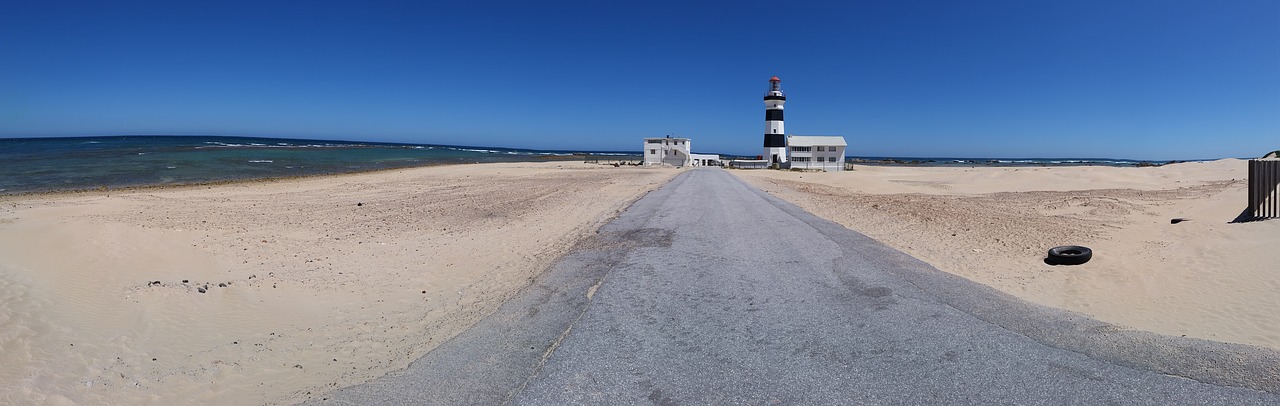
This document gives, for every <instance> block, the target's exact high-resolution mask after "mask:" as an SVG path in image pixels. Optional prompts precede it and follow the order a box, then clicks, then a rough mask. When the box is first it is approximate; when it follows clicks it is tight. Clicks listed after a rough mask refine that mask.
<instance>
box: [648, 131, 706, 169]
mask: <svg viewBox="0 0 1280 406" xmlns="http://www.w3.org/2000/svg"><path fill="white" fill-rule="evenodd" d="M690 144H691V140H690V139H688V138H673V137H664V138H645V139H644V165H645V166H658V165H668V166H674V167H677V168H679V167H685V166H704V165H706V166H713V165H720V156H719V155H713V154H695V153H693V152H691V151H693V146H692V145H690Z"/></svg>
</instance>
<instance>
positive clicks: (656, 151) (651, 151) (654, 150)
mask: <svg viewBox="0 0 1280 406" xmlns="http://www.w3.org/2000/svg"><path fill="white" fill-rule="evenodd" d="M649 155H658V150H656V149H651V150H649Z"/></svg>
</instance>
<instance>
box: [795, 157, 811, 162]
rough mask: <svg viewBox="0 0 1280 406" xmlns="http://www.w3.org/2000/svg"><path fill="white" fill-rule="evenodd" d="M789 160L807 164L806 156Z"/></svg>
mask: <svg viewBox="0 0 1280 406" xmlns="http://www.w3.org/2000/svg"><path fill="white" fill-rule="evenodd" d="M791 160H792V161H796V162H809V157H807V156H796V157H791Z"/></svg>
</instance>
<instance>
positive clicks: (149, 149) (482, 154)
mask: <svg viewBox="0 0 1280 406" xmlns="http://www.w3.org/2000/svg"><path fill="white" fill-rule="evenodd" d="M722 158H723V159H725V160H726V162H727V160H729V159H732V155H722ZM569 159H586V160H598V161H611V160H623V161H631V162H635V161H638V160H640V159H641V156H640V154H639V151H636V152H593V151H541V150H528V149H515V148H494V147H465V146H449V145H432V144H397V143H378V142H354V141H321V140H301V139H284V138H250V137H221V136H111V137H70V138H0V195H4V194H19V193H30V192H48V191H66V190H86V189H101V188H108V189H111V188H121V187H131V186H157V185H183V184H197V183H207V182H222V181H235V180H247V179H266V178H283V177H294V176H308V175H324V174H335V173H346V172H361V171H372V170H379V169H393V168H405V167H414V166H427V165H441V164H458V163H479V162H532V161H546V160H569ZM846 161H847V162H852V163H859V164H871V165H922V166H1073V165H1105V166H1142V165H1158V164H1163V163H1164V162H1151V161H1136V160H1124V159H1041V158H1035V159H1003V158H1001V159H996V158H991V159H988V158H903V157H850V158H848V159H847V160H846Z"/></svg>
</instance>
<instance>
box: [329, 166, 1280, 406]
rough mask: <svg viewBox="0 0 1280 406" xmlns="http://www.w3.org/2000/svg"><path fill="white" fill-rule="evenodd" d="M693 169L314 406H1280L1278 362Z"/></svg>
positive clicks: (727, 174) (1271, 355)
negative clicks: (1046, 290)
mask: <svg viewBox="0 0 1280 406" xmlns="http://www.w3.org/2000/svg"><path fill="white" fill-rule="evenodd" d="M731 173H732V172H731V171H725V170H721V169H696V170H690V171H687V172H685V173H684V174H681V175H680V176H678V177H677V178H675V179H674V180H672V182H671V183H669V184H668V185H666V186H664V187H662V188H660V189H658V190H656V191H654V192H652V193H650V194H649V195H647V196H645V197H644V198H643V199H641V200H639V201H637V202H636V203H635V204H634V205H632V207H630V208H629V209H628V210H627V211H626V212H624V213H623V214H622V215H620V216H619V217H618V218H617V219H615V220H614V221H612V222H611V223H609V224H608V225H606V226H605V227H603V228H602V229H601V230H600V232H599V235H597V236H595V238H592V239H590V240H588V241H587V242H584V243H583V244H582V245H580V246H579V247H578V249H577V250H575V252H574V253H572V254H570V255H568V256H566V257H565V258H563V259H561V260H560V261H559V262H557V263H556V264H555V265H553V266H552V268H551V269H548V270H547V272H545V273H544V274H543V275H542V276H541V277H540V278H539V279H538V280H537V281H536V282H535V283H534V284H533V285H531V286H530V287H528V288H527V289H525V290H524V291H523V292H522V293H521V294H520V295H518V296H517V297H516V298H515V299H513V300H512V301H510V302H508V303H506V304H504V305H503V306H502V308H501V309H499V310H498V311H497V312H496V313H495V314H494V315H492V316H490V317H488V318H486V319H484V320H483V321H481V322H480V323H478V324H477V325H476V326H475V327H473V328H472V329H470V330H468V331H466V332H464V333H462V334H461V335H459V336H457V337H455V338H454V339H452V340H450V341H448V342H446V343H445V344H443V345H441V346H440V347H438V348H437V349H436V350H434V351H432V352H430V353H428V354H427V355H426V356H424V357H423V358H422V359H419V360H418V361H415V362H414V363H413V364H412V365H411V366H410V367H409V368H408V369H406V370H404V371H400V372H397V373H394V374H391V375H388V376H386V377H383V378H380V379H378V380H375V381H373V382H370V383H366V384H362V385H357V386H353V387H348V388H343V389H340V390H338V391H335V392H332V393H329V394H326V395H323V396H321V397H320V398H317V399H313V400H312V401H311V402H309V403H313V404H343V405H346V404H360V405H367V404H503V403H510V404H554V405H560V404H650V403H652V404H663V405H667V404H982V405H987V404H1089V405H1094V404H1153V405H1154V404H1159V405H1167V404H1222V405H1247V404H1280V395H1277V394H1280V354H1277V352H1275V351H1271V350H1267V349H1262V348H1257V347H1250V346H1243V345H1235V344H1225V343H1217V342H1211V341H1204V340H1197V339H1188V338H1181V337H1169V336H1161V335H1157V334H1153V333H1147V332H1141V331H1132V330H1128V329H1124V328H1120V327H1116V326H1112V325H1109V324H1106V323H1103V322H1100V321H1097V320H1093V319H1090V318H1088V317H1085V316H1082V315H1079V314H1075V313H1071V312H1067V311H1063V310H1058V309H1052V308H1046V307H1042V306H1038V305H1034V304H1030V303H1026V302H1023V301H1020V300H1018V299H1016V298H1013V297H1011V296H1008V295H1006V294H1003V293H1001V292H998V291H995V290H993V289H990V288H987V287H986V286H983V285H980V284H976V283H972V282H969V281H967V280H964V279H961V278H957V277H954V276H951V275H949V274H945V273H942V272H940V271H938V270H936V269H934V268H933V267H931V266H929V265H927V264H925V263H923V262H920V261H918V260H916V259H914V258H911V257H910V256H907V255H905V254H903V253H901V252H898V251H895V250H893V249H890V248H888V247H886V246H884V245H883V244H881V243H879V242H876V241H874V240H872V239H870V238H867V237H866V236H863V235H861V234H858V233H856V232H853V231H850V230H848V229H846V228H844V227H843V226H840V225H838V224H834V223H831V222H829V221H826V220H823V219H820V218H817V217H815V216H813V215H811V214H809V213H807V212H805V211H803V210H801V209H799V208H797V207H795V206H794V205H791V204H789V203H786V202H784V201H781V200H780V199H777V198H774V197H772V196H770V195H768V194H765V193H763V192H760V191H759V190H756V189H754V188H751V187H749V186H747V185H746V184H744V183H742V182H741V181H739V180H737V179H736V178H735V177H733V176H732V175H731Z"/></svg>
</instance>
